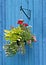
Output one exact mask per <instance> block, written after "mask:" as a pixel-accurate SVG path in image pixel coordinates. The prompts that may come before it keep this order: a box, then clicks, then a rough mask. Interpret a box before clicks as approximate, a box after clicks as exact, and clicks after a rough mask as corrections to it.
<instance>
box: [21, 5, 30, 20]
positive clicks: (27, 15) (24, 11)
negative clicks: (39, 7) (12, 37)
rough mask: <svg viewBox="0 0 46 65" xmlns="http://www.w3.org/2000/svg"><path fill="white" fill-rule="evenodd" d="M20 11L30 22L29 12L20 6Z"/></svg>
mask: <svg viewBox="0 0 46 65" xmlns="http://www.w3.org/2000/svg"><path fill="white" fill-rule="evenodd" d="M26 10H27V11H28V14H27V13H26ZM20 11H22V12H23V13H24V14H25V15H26V17H27V18H28V19H29V20H30V18H31V10H29V9H24V8H23V7H22V6H20Z"/></svg>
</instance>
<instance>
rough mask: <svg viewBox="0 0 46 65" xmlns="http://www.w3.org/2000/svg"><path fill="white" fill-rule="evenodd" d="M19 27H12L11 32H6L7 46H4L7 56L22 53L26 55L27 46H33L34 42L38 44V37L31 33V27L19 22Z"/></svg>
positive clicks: (21, 21)
mask: <svg viewBox="0 0 46 65" xmlns="http://www.w3.org/2000/svg"><path fill="white" fill-rule="evenodd" d="M17 24H19V26H18V27H16V28H15V27H12V28H11V29H10V30H4V37H5V40H6V44H5V45H4V46H3V48H4V50H5V53H6V55H7V56H11V55H14V54H16V53H17V52H19V51H21V53H25V45H29V46H30V47H31V46H32V42H36V41H37V40H36V37H35V36H34V35H33V34H32V32H31V30H30V29H31V27H29V26H28V24H26V23H24V21H23V20H18V23H17Z"/></svg>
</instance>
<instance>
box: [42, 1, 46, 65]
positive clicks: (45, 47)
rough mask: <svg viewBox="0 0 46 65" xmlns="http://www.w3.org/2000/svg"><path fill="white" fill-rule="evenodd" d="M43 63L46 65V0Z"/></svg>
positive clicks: (45, 7)
mask: <svg viewBox="0 0 46 65" xmlns="http://www.w3.org/2000/svg"><path fill="white" fill-rule="evenodd" d="M43 64H44V65H46V0H43Z"/></svg>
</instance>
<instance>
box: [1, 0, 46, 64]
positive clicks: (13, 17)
mask: <svg viewBox="0 0 46 65" xmlns="http://www.w3.org/2000/svg"><path fill="white" fill-rule="evenodd" d="M27 1H28V0H22V5H23V7H24V8H29V9H30V10H31V19H30V20H28V19H27V17H26V16H25V15H24V14H23V13H22V15H20V9H19V8H20V5H21V0H0V65H46V0H29V5H28V4H27ZM20 18H23V19H24V20H25V22H26V23H28V24H29V25H32V32H33V33H34V34H35V35H36V37H37V43H33V48H29V47H28V46H26V54H25V55H21V54H19V53H17V54H16V55H15V56H13V57H6V55H5V53H4V50H3V45H4V44H5V42H6V41H5V40H4V38H3V35H4V29H10V26H14V27H16V26H18V25H17V21H18V19H20Z"/></svg>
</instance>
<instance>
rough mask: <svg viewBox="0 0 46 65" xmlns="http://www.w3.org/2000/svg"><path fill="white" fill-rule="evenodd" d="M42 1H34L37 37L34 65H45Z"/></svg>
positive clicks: (35, 32)
mask: <svg viewBox="0 0 46 65" xmlns="http://www.w3.org/2000/svg"><path fill="white" fill-rule="evenodd" d="M42 5H43V1H42V0H37V1H36V0H35V1H34V25H33V26H34V34H35V35H36V37H37V43H35V45H34V52H35V64H34V65H43V63H42V62H43V57H42V53H43V52H42V45H43V43H42V40H43V38H42V32H43V31H42Z"/></svg>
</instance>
